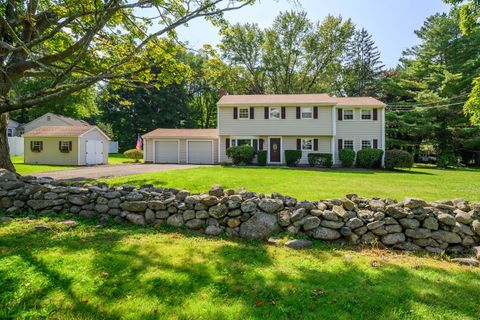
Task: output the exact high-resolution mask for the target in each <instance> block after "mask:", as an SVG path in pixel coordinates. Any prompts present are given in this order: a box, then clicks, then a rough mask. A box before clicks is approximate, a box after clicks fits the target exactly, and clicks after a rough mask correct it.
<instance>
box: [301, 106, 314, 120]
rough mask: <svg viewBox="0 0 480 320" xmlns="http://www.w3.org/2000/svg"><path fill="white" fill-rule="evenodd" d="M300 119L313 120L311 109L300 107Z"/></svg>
mask: <svg viewBox="0 0 480 320" xmlns="http://www.w3.org/2000/svg"><path fill="white" fill-rule="evenodd" d="M301 118H302V119H312V118H313V109H312V107H302V109H301Z"/></svg>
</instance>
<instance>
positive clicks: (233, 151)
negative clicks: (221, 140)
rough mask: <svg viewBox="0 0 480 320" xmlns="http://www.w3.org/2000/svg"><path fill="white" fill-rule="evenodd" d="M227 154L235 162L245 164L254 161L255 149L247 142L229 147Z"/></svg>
mask: <svg viewBox="0 0 480 320" xmlns="http://www.w3.org/2000/svg"><path fill="white" fill-rule="evenodd" d="M227 156H228V157H229V158H230V159H232V162H233V164H236V165H241V166H245V165H248V164H251V163H252V160H253V157H255V149H254V148H253V147H252V146H249V145H247V144H244V145H241V146H237V147H230V148H228V149H227Z"/></svg>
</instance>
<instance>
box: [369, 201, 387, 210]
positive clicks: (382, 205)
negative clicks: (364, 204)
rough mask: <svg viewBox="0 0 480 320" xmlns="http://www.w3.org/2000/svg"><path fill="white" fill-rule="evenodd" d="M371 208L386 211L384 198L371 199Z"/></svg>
mask: <svg viewBox="0 0 480 320" xmlns="http://www.w3.org/2000/svg"><path fill="white" fill-rule="evenodd" d="M368 205H369V206H370V209H371V210H372V211H384V210H385V202H383V200H370V201H369V202H368Z"/></svg>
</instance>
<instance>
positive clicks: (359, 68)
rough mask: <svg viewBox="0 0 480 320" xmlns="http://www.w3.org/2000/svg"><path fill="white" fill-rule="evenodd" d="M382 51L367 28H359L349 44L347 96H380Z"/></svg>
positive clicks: (345, 82)
mask: <svg viewBox="0 0 480 320" xmlns="http://www.w3.org/2000/svg"><path fill="white" fill-rule="evenodd" d="M383 67H384V65H383V64H382V61H381V60H380V51H379V50H378V48H377V46H375V42H374V41H373V39H372V35H370V34H369V33H368V32H367V30H365V29H364V28H362V29H361V30H357V31H356V32H355V34H354V36H353V38H352V40H351V41H350V42H349V44H348V46H347V53H346V65H345V70H344V77H345V78H344V90H345V93H346V94H347V96H380V95H381V79H382V74H383Z"/></svg>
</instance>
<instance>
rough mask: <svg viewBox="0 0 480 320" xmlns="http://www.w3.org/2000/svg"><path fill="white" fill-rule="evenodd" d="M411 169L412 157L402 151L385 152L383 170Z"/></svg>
mask: <svg viewBox="0 0 480 320" xmlns="http://www.w3.org/2000/svg"><path fill="white" fill-rule="evenodd" d="M411 167H413V155H411V154H410V153H409V152H407V151H404V150H388V151H386V152H385V168H387V169H391V170H393V169H395V168H408V169H410V168H411Z"/></svg>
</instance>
